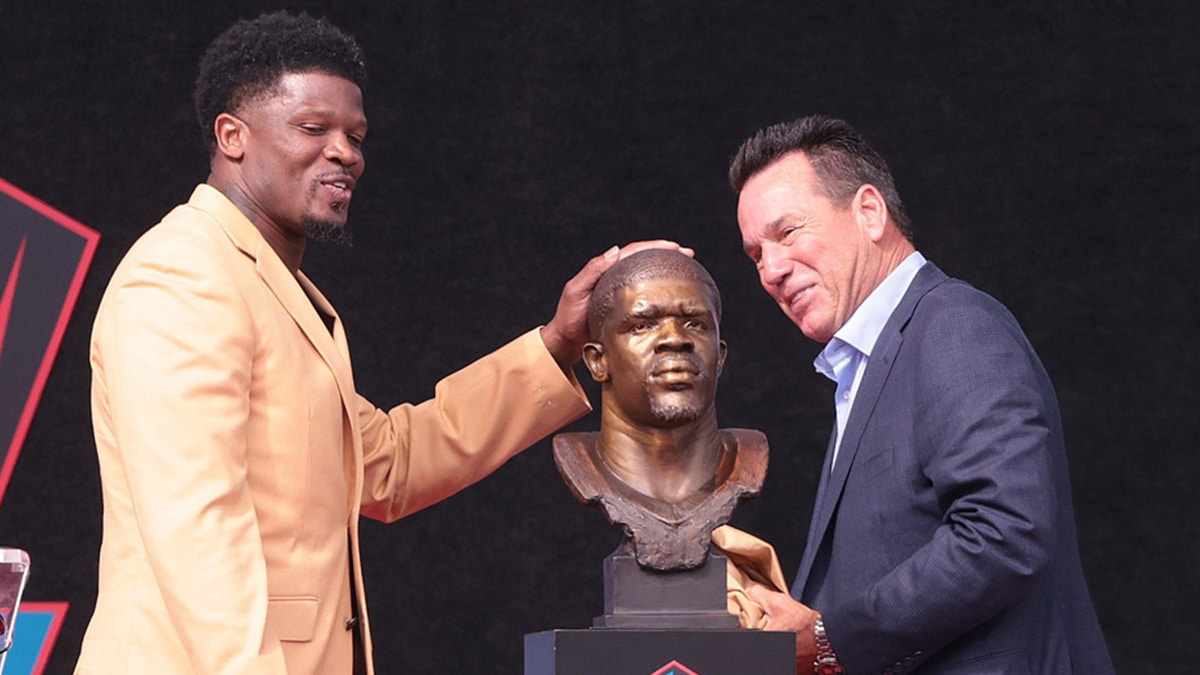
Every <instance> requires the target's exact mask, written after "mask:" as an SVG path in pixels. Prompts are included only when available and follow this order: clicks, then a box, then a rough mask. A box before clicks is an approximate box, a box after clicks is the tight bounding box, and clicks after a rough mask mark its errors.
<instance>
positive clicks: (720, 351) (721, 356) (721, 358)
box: [717, 340, 729, 377]
mask: <svg viewBox="0 0 1200 675" xmlns="http://www.w3.org/2000/svg"><path fill="white" fill-rule="evenodd" d="M728 355H729V345H727V344H725V341H724V340H721V341H720V342H719V343H718V346H717V377H720V376H721V371H723V370H725V357H726V356H728Z"/></svg>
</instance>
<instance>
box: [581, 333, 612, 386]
mask: <svg viewBox="0 0 1200 675" xmlns="http://www.w3.org/2000/svg"><path fill="white" fill-rule="evenodd" d="M583 364H584V365H585V366H587V369H588V372H590V373H591V374H592V379H593V380H595V381H596V382H608V379H609V375H608V359H606V358H605V357H604V346H603V345H601V344H600V343H599V342H589V343H587V344H585V345H584V346H583Z"/></svg>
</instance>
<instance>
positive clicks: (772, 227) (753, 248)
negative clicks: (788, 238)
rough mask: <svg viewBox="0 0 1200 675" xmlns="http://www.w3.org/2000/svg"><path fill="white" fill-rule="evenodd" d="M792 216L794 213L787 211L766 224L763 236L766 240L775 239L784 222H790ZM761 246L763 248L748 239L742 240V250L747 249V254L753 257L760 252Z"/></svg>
mask: <svg viewBox="0 0 1200 675" xmlns="http://www.w3.org/2000/svg"><path fill="white" fill-rule="evenodd" d="M791 218H792V214H790V213H785V214H783V215H782V216H779V217H778V218H776V219H775V220H772V221H771V222H769V223H767V224H766V225H764V226H763V228H762V234H763V237H762V238H763V239H766V240H771V241H774V240H775V239H776V238H777V236H778V234H779V230H781V229H783V225H784V223H786V222H788V221H789V220H790V219H791ZM761 248H762V246H760V245H758V244H752V243H750V242H748V241H744V240H743V241H742V250H743V251H745V252H746V254H747V255H749V256H750V257H752V258H753V257H754V253H756V252H758V251H759V250H760V249H761Z"/></svg>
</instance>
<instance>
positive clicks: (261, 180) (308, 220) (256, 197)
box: [216, 72, 367, 237]
mask: <svg viewBox="0 0 1200 675" xmlns="http://www.w3.org/2000/svg"><path fill="white" fill-rule="evenodd" d="M223 125H232V126H229V127H227V128H228V129H230V130H231V134H232V135H228V136H226V137H224V138H222V134H223V131H222V130H223ZM216 127H217V134H218V141H219V145H220V147H221V150H222V152H224V153H226V154H227V155H230V156H231V158H232V159H233V161H235V162H236V163H237V165H238V171H237V178H236V183H237V187H238V188H239V190H240V192H241V193H242V194H241V199H242V200H243V202H244V203H239V207H240V208H242V210H243V211H247V210H249V211H250V212H252V213H250V214H249V215H251V216H252V220H254V221H255V223H256V225H258V226H259V228H260V229H262V228H264V227H267V228H270V229H274V230H275V231H277V232H278V233H280V234H282V235H284V236H288V237H296V236H299V237H303V236H305V231H306V228H315V229H329V228H341V227H344V226H345V224H346V216H347V211H348V209H349V207H350V199H351V197H352V196H353V193H354V186H355V183H356V182H357V181H358V178H359V177H360V176H361V175H362V172H363V169H364V160H363V154H362V142H363V139H364V137H365V136H366V133H367V120H366V116H365V114H364V113H363V105H362V92H361V91H360V90H359V88H358V86H357V85H355V84H354V83H353V82H351V81H349V80H347V79H344V78H342V77H338V76H334V75H328V74H325V73H320V72H310V73H288V74H284V75H283V76H282V77H280V79H279V81H278V83H277V84H276V85H275V87H273V88H272V89H270V90H269V91H268V92H266V93H265V94H263V95H262V96H259V97H257V98H255V99H253V100H251V101H248V102H246V104H244V105H243V106H242V107H241V109H240V110H239V111H238V113H237V114H236V115H230V114H223V115H221V116H220V117H218V118H217V124H216ZM231 139H232V142H230V141H231Z"/></svg>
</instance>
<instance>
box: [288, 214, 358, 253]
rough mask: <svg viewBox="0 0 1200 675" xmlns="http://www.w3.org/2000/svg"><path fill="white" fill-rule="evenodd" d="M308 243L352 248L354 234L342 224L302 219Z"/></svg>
mask: <svg viewBox="0 0 1200 675" xmlns="http://www.w3.org/2000/svg"><path fill="white" fill-rule="evenodd" d="M301 224H302V225H304V232H305V233H306V234H307V235H308V240H309V241H319V242H323V243H327V244H333V245H335V246H341V247H343V248H350V247H352V246H354V233H353V232H351V231H350V228H349V227H347V226H346V225H345V224H344V223H334V222H330V221H328V220H318V219H316V218H304V220H302V221H301Z"/></svg>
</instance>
